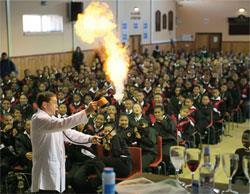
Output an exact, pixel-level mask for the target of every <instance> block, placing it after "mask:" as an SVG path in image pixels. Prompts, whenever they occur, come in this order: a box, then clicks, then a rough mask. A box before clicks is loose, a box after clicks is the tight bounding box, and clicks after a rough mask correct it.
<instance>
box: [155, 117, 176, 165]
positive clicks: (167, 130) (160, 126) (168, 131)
mask: <svg viewBox="0 0 250 194" xmlns="http://www.w3.org/2000/svg"><path fill="white" fill-rule="evenodd" d="M152 127H153V128H154V129H155V130H156V133H157V135H158V136H161V137H162V154H163V160H164V161H170V147H171V146H172V145H176V128H175V127H176V126H175V123H174V122H173V121H172V120H171V119H170V118H169V117H168V116H165V117H164V119H163V120H162V121H156V122H155V123H152Z"/></svg>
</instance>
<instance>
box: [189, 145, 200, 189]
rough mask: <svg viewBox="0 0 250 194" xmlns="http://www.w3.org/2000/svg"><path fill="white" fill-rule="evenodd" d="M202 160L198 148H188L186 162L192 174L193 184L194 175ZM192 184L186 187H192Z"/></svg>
mask: <svg viewBox="0 0 250 194" xmlns="http://www.w3.org/2000/svg"><path fill="white" fill-rule="evenodd" d="M200 160H201V150H200V149H197V148H188V149H186V152H185V161H186V164H187V166H188V168H189V170H190V171H191V174H192V183H193V182H194V174H195V171H196V170H197V168H198V166H199V164H200ZM191 186H192V184H190V185H187V186H186V187H191Z"/></svg>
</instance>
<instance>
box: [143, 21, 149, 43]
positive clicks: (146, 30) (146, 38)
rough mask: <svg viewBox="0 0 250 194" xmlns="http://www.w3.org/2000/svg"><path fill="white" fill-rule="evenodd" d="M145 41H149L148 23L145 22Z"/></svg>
mask: <svg viewBox="0 0 250 194" xmlns="http://www.w3.org/2000/svg"><path fill="white" fill-rule="evenodd" d="M143 40H145V41H146V40H148V22H146V21H144V22H143Z"/></svg>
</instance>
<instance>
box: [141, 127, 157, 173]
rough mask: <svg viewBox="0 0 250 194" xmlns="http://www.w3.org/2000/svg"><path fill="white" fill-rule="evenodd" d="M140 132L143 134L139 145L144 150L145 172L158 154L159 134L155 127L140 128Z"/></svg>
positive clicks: (143, 166)
mask: <svg viewBox="0 0 250 194" xmlns="http://www.w3.org/2000/svg"><path fill="white" fill-rule="evenodd" d="M138 130H139V133H140V134H141V139H140V140H139V145H140V147H141V148H142V169H143V171H146V170H147V169H148V167H149V164H150V163H151V162H153V161H154V160H155V156H156V154H157V152H156V141H157V133H156V130H155V128H153V127H146V128H142V127H139V128H138Z"/></svg>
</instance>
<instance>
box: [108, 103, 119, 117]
mask: <svg viewBox="0 0 250 194" xmlns="http://www.w3.org/2000/svg"><path fill="white" fill-rule="evenodd" d="M107 113H108V115H116V113H117V109H116V107H115V106H114V105H109V106H108V109H107Z"/></svg>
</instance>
